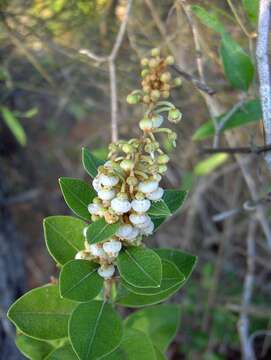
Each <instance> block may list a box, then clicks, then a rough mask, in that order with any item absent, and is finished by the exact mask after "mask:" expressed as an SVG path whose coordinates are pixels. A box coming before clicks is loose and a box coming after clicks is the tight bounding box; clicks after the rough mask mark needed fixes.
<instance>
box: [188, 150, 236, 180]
mask: <svg viewBox="0 0 271 360" xmlns="http://www.w3.org/2000/svg"><path fill="white" fill-rule="evenodd" d="M228 158H229V155H228V154H224V153H220V154H215V155H212V156H209V157H208V158H206V159H204V160H202V161H199V162H198V163H197V164H196V165H195V167H194V174H195V175H197V176H203V175H207V174H210V173H211V172H212V171H214V170H215V169H217V168H218V167H219V166H220V165H222V164H224V162H225V161H227V159H228Z"/></svg>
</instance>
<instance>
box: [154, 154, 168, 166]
mask: <svg viewBox="0 0 271 360" xmlns="http://www.w3.org/2000/svg"><path fill="white" fill-rule="evenodd" d="M157 162H158V164H160V165H164V164H167V163H168V162H169V157H168V156H167V155H166V154H164V155H159V156H158V157H157Z"/></svg>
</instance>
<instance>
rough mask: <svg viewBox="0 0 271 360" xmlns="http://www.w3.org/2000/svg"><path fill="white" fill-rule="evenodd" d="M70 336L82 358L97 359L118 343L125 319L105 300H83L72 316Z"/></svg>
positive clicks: (84, 359) (85, 359)
mask: <svg viewBox="0 0 271 360" xmlns="http://www.w3.org/2000/svg"><path fill="white" fill-rule="evenodd" d="M69 338H70V340H71V343H72V346H73V349H74V350H75V352H76V353H77V355H78V357H79V358H80V359H81V360H96V359H99V358H101V357H102V356H103V355H106V354H108V353H110V352H111V351H113V350H115V349H116V348H117V347H118V346H119V344H120V342H121V339H122V321H121V319H120V317H119V315H118V314H117V313H116V311H115V310H114V309H113V308H112V306H111V305H109V304H106V303H105V302H102V301H91V302H88V303H82V304H80V305H78V307H77V308H76V309H75V310H74V312H73V313H72V316H71V318H70V321H69Z"/></svg>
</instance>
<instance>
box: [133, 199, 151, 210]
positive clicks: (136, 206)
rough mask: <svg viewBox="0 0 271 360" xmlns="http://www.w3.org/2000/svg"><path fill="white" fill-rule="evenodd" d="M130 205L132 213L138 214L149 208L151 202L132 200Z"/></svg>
mask: <svg viewBox="0 0 271 360" xmlns="http://www.w3.org/2000/svg"><path fill="white" fill-rule="evenodd" d="M131 205H132V209H133V210H134V211H136V212H138V213H145V212H147V211H148V210H149V208H150V207H151V202H150V201H149V200H147V199H143V200H133V201H132V203H131Z"/></svg>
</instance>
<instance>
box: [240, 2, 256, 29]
mask: <svg viewBox="0 0 271 360" xmlns="http://www.w3.org/2000/svg"><path fill="white" fill-rule="evenodd" d="M242 2H243V6H244V9H245V11H246V13H247V15H248V18H249V19H250V21H251V22H252V23H253V24H257V21H258V12H259V0H243V1H242Z"/></svg>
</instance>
